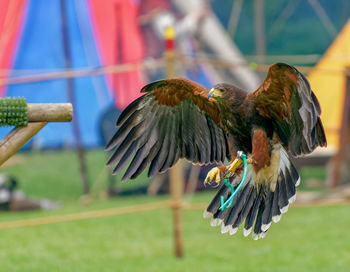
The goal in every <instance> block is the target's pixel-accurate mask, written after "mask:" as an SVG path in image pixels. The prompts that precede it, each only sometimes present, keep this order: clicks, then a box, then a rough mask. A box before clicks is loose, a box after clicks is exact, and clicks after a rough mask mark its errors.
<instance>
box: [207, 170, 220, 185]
mask: <svg viewBox="0 0 350 272" xmlns="http://www.w3.org/2000/svg"><path fill="white" fill-rule="evenodd" d="M214 178H215V183H216V184H219V183H220V180H221V171H220V169H219V168H218V167H214V168H213V169H211V170H210V171H209V172H208V174H207V177H206V178H205V180H204V183H205V184H210V183H211V182H212V181H213V180H214Z"/></svg>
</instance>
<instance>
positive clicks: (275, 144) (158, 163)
mask: <svg viewBox="0 0 350 272" xmlns="http://www.w3.org/2000/svg"><path fill="white" fill-rule="evenodd" d="M141 92H143V93H145V94H144V95H143V96H141V97H139V98H138V99H136V100H135V101H133V102H132V103H131V104H130V105H129V106H128V107H127V108H126V109H125V110H124V111H123V112H122V113H121V115H120V116H119V119H118V121H117V126H119V129H118V130H117V132H116V133H115V135H114V136H113V137H112V139H111V140H110V142H109V143H108V144H107V146H106V149H107V150H111V149H113V148H116V149H115V151H114V153H113V154H112V156H111V158H110V159H109V161H108V163H107V165H115V164H116V166H115V168H114V170H113V173H114V174H116V173H118V172H119V171H121V170H122V169H123V168H124V167H125V166H127V165H128V167H127V169H126V172H125V174H124V176H123V178H122V180H126V179H134V178H136V177H137V176H138V175H139V174H140V173H141V172H142V171H143V170H144V169H145V168H146V167H148V166H149V168H148V176H149V177H152V176H153V175H155V174H157V173H161V172H164V171H166V170H167V169H169V168H170V167H172V166H173V165H175V163H176V162H177V161H178V160H179V159H180V158H185V159H187V160H189V161H190V162H192V163H194V164H209V163H217V164H219V166H218V167H215V168H213V169H212V170H211V171H210V172H209V173H208V175H207V177H206V179H205V182H206V183H209V184H218V185H219V184H223V182H222V181H223V179H224V177H225V178H229V182H230V183H231V185H232V186H233V187H234V188H236V187H237V186H238V185H239V183H240V181H241V179H242V175H243V171H242V167H241V168H240V169H238V170H237V171H235V172H234V173H233V172H230V170H231V169H232V163H231V164H228V163H230V162H233V160H234V159H235V156H236V153H237V151H242V152H244V153H245V154H247V156H248V158H250V161H251V164H249V165H248V166H247V174H246V181H245V183H244V184H243V186H242V188H241V189H240V190H239V191H238V192H237V194H236V195H235V198H234V199H233V202H232V205H231V206H230V207H229V208H228V209H220V201H221V196H223V197H224V198H225V199H228V198H229V196H230V195H231V193H232V192H231V191H230V189H229V187H227V186H224V185H221V187H220V189H219V190H218V192H217V194H216V196H215V197H214V199H213V200H212V202H211V203H210V204H209V206H208V208H207V209H206V211H205V212H204V217H212V221H211V225H213V226H216V225H220V224H221V225H222V226H221V232H222V233H226V232H229V233H230V234H231V235H232V234H234V233H236V231H237V229H238V227H239V225H240V224H241V223H242V222H243V221H245V223H244V235H245V236H247V235H248V234H249V233H251V231H252V230H253V238H254V239H258V238H263V237H264V236H265V234H266V232H267V231H268V229H269V227H270V225H271V222H272V221H274V222H278V221H279V220H280V218H281V215H282V214H283V213H285V212H286V211H287V210H288V206H289V204H290V203H292V202H293V201H294V200H295V193H296V189H295V187H296V186H298V184H299V182H300V178H299V175H298V172H297V171H296V169H295V167H294V166H293V164H292V162H291V160H290V157H291V156H293V157H298V156H303V155H305V154H309V153H310V152H312V151H313V150H314V149H315V148H316V147H318V146H321V147H322V146H326V145H327V142H326V137H325V133H324V129H323V126H322V122H321V119H320V113H321V109H320V105H319V102H318V100H317V98H316V96H315V94H314V93H313V92H312V90H311V88H310V85H309V82H308V81H307V79H306V78H305V77H304V76H303V74H301V73H300V72H299V71H298V70H297V69H296V68H294V67H293V66H290V65H287V64H284V63H276V64H274V65H272V66H270V68H269V70H268V73H267V76H266V78H265V80H264V82H263V83H262V84H261V86H260V87H259V88H258V89H257V90H256V91H255V92H253V93H248V92H246V91H244V90H241V89H239V88H237V87H235V86H233V85H230V84H226V83H222V84H217V85H215V86H214V87H213V88H212V89H210V90H208V89H207V88H205V87H204V86H202V85H200V84H198V83H196V82H193V81H190V80H188V79H185V78H172V79H165V80H160V81H156V82H153V83H150V84H148V85H146V86H145V87H143V88H142V90H141ZM130 160H131V163H129V161H130ZM226 165H227V166H226ZM253 228H254V229H253Z"/></svg>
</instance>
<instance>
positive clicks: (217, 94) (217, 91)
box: [208, 88, 222, 98]
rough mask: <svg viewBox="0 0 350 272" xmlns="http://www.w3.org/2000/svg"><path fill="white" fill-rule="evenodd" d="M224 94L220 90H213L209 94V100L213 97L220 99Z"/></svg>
mask: <svg viewBox="0 0 350 272" xmlns="http://www.w3.org/2000/svg"><path fill="white" fill-rule="evenodd" d="M221 95H222V94H221V92H220V91H219V90H218V89H215V88H211V89H210V91H209V93H208V98H212V97H214V98H215V97H220V96H221Z"/></svg>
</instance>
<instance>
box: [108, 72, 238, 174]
mask: <svg viewBox="0 0 350 272" xmlns="http://www.w3.org/2000/svg"><path fill="white" fill-rule="evenodd" d="M141 91H142V92H145V93H146V94H145V95H143V96H141V97H140V98H138V99H136V100H135V101H134V102H132V103H131V104H130V105H129V106H128V107H127V108H126V109H125V110H124V111H123V112H122V114H121V115H120V117H119V119H118V121H117V125H118V126H119V129H118V130H117V132H116V133H115V135H114V136H113V137H112V139H111V140H110V142H109V143H108V144H107V146H106V149H107V150H110V149H113V148H116V149H115V151H114V153H113V154H112V156H111V158H110V159H109V161H108V165H114V164H116V167H115V168H114V171H113V173H114V174H115V173H118V172H119V171H121V170H122V169H123V168H124V167H125V166H126V165H127V163H128V162H129V160H131V163H130V164H129V166H128V167H127V170H126V172H125V174H124V176H123V180H125V179H133V178H136V177H137V176H138V175H139V174H140V173H141V172H142V171H143V170H144V169H145V168H146V167H147V166H150V168H149V171H148V176H153V175H154V174H156V173H159V172H163V171H165V170H167V169H168V168H170V167H172V166H173V165H174V164H175V163H176V162H177V161H178V159H180V158H186V159H188V160H190V161H192V162H193V163H199V164H208V163H213V162H224V161H225V160H226V159H228V160H230V159H231V158H230V157H231V155H230V152H229V149H228V137H227V135H226V134H227V128H226V127H225V125H224V122H223V120H222V119H221V118H222V117H221V113H220V111H221V110H223V109H222V107H220V108H219V107H218V105H217V102H216V101H215V100H209V99H208V92H209V90H208V89H206V88H205V87H203V86H201V85H199V84H197V83H195V82H192V81H189V80H187V79H181V78H177V79H168V80H161V81H157V82H153V83H151V84H149V85H147V86H145V87H144V88H143V89H142V90H141Z"/></svg>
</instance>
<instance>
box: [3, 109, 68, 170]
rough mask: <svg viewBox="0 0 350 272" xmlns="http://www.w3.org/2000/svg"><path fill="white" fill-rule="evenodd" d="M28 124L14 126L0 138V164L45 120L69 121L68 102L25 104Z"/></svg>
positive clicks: (40, 126)
mask: <svg viewBox="0 0 350 272" xmlns="http://www.w3.org/2000/svg"><path fill="white" fill-rule="evenodd" d="M27 115H28V125H27V126H23V127H17V128H14V129H13V130H12V131H11V132H10V133H9V134H7V135H6V136H5V137H4V138H3V139H2V140H0V166H1V165H2V164H3V163H4V162H5V161H7V160H8V159H9V158H10V157H11V156H12V155H13V154H15V153H16V152H17V150H18V149H20V148H21V147H22V146H23V145H24V144H25V143H26V142H28V141H29V140H30V138H32V137H33V136H34V135H35V134H36V133H38V131H39V130H40V129H42V128H43V127H44V126H45V125H46V124H47V122H70V121H71V120H72V118H73V108H72V104H70V103H48V104H41V103H37V104H27Z"/></svg>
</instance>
